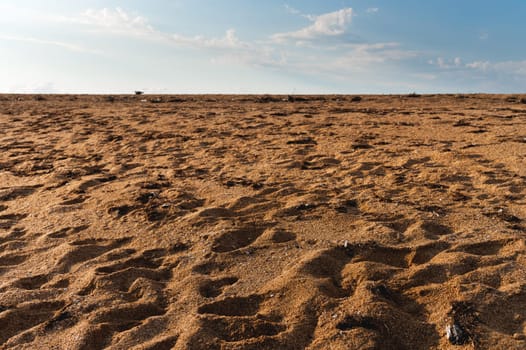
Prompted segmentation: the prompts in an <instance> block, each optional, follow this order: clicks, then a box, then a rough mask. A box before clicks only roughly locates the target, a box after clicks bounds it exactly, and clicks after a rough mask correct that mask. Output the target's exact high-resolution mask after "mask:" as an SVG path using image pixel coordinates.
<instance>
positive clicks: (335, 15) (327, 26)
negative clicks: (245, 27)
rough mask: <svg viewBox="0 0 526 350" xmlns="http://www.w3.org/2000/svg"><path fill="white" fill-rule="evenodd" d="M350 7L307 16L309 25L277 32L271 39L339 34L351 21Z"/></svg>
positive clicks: (301, 38) (306, 37)
mask: <svg viewBox="0 0 526 350" xmlns="http://www.w3.org/2000/svg"><path fill="white" fill-rule="evenodd" d="M352 14H353V10H352V8H343V9H341V10H338V11H335V12H330V13H325V14H322V15H319V16H309V17H310V18H309V20H310V21H311V22H313V23H312V24H311V25H309V26H307V27H304V28H302V29H299V30H297V31H293V32H287V33H277V34H274V35H273V36H272V39H273V40H275V41H277V42H284V41H287V40H289V39H293V40H311V39H315V38H318V37H324V36H339V35H342V34H344V33H345V32H346V30H347V27H348V26H349V24H350V23H351V21H352Z"/></svg>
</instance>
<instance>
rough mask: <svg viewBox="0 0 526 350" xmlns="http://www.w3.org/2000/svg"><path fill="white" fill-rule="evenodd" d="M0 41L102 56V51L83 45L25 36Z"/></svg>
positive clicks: (0, 36) (1, 38)
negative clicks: (49, 46) (45, 46)
mask: <svg viewBox="0 0 526 350" xmlns="http://www.w3.org/2000/svg"><path fill="white" fill-rule="evenodd" d="M0 40H9V41H20V42H27V43H31V44H39V45H51V46H56V47H60V48H63V49H66V50H69V51H74V52H81V53H89V54H102V52H101V51H98V50H94V49H90V48H87V47H84V46H81V45H77V44H71V43H68V42H63V41H54V40H43V39H38V38H31V37H23V36H11V35H0Z"/></svg>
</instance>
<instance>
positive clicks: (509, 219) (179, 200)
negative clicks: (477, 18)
mask: <svg viewBox="0 0 526 350" xmlns="http://www.w3.org/2000/svg"><path fill="white" fill-rule="evenodd" d="M525 97H526V96H523V95H513V96H512V95H422V96H419V95H416V94H415V95H396V96H367V95H363V96H361V97H357V96H337V95H334V96H332V95H330V96H286V95H285V96H269V95H264V96H256V95H249V96H241V95H233V96H230V95H202V96H197V95H196V96H193V95H178V96H168V95H161V96H154V95H142V96H134V95H114V96H103V95H99V96H89V95H0V130H2V132H1V133H0V148H1V152H0V330H1V331H0V344H1V345H0V348H1V349H103V348H107V349H126V350H128V349H135V350H139V349H144V350H145V349H151V350H153V349H177V350H196V349H210V350H220V349H221V350H227V349H228V350H233V349H282V350H289V349H290V350H292V349H309V350H339V349H342V350H343V349H413V350H414V349H422V350H424V349H459V350H460V349H508V350H511V349H525V348H526V235H525V234H526V221H525V220H526V198H525V196H526V161H525V159H526V158H525V157H526V99H525ZM446 329H449V331H450V332H451V331H452V330H453V331H454V332H456V333H457V336H456V337H453V336H450V337H449V339H448V336H447V334H446V333H447V332H446Z"/></svg>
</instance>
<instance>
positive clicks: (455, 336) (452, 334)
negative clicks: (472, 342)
mask: <svg viewBox="0 0 526 350" xmlns="http://www.w3.org/2000/svg"><path fill="white" fill-rule="evenodd" d="M446 337H447V340H449V342H450V343H451V344H453V345H462V344H464V343H465V342H466V340H467V336H466V334H465V333H464V331H463V330H462V329H461V328H460V326H459V325H457V324H456V323H453V324H448V325H447V326H446Z"/></svg>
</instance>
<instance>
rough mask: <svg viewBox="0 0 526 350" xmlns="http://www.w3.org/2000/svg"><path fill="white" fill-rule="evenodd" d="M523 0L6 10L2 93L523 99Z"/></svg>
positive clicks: (64, 2)
mask: <svg viewBox="0 0 526 350" xmlns="http://www.w3.org/2000/svg"><path fill="white" fill-rule="evenodd" d="M525 15H526V1H524V0H500V1H495V0H491V1H490V0H461V1H459V0H426V1H422V0H399V1H396V0H374V1H373V0H324V1H321V0H302V1H300V0H286V1H282V0H266V1H258V0H221V1H219V0H171V1H169V0H127V1H117V0H106V1H103V0H77V1H71V0H48V1H40V0H38V1H37V0H16V1H14V0H0V93H114V94H116V93H131V92H133V91H135V90H142V91H145V92H146V93H174V94H175V93H233V94H245V93H248V94H251V93H273V94H356V93H362V94H366V93H378V94H399V93H411V92H418V93H459V92H463V93H470V92H474V93H476V92H488V93H490V92H496V93H521V92H526V45H525V44H524V43H525V40H526V39H525V37H524V35H525V34H526V21H525V20H524V17H525Z"/></svg>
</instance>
